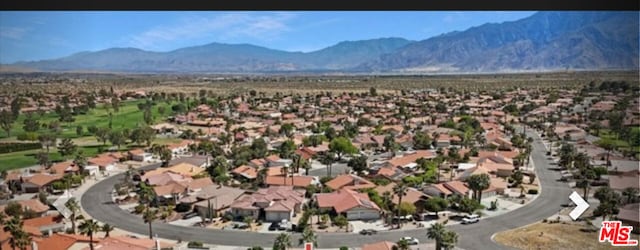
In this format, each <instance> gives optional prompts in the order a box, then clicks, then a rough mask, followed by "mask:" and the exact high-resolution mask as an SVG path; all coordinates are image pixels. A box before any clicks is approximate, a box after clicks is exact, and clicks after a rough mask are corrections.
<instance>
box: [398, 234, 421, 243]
mask: <svg viewBox="0 0 640 250" xmlns="http://www.w3.org/2000/svg"><path fill="white" fill-rule="evenodd" d="M400 240H405V241H407V243H409V245H418V244H420V241H419V240H418V239H416V238H413V237H409V236H406V237H402V238H400Z"/></svg>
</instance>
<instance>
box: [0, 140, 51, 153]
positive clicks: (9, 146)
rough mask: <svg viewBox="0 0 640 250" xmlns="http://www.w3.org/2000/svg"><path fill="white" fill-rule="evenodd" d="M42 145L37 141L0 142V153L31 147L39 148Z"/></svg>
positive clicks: (30, 148)
mask: <svg viewBox="0 0 640 250" xmlns="http://www.w3.org/2000/svg"><path fill="white" fill-rule="evenodd" d="M40 148H42V145H41V144H40V143H38V142H36V143H0V154H5V153H11V152H18V151H25V150H32V149H40Z"/></svg>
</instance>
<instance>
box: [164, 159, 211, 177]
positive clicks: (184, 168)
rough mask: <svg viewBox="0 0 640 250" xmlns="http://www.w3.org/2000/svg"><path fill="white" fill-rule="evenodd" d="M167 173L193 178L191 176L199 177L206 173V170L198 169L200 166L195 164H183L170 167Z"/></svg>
mask: <svg viewBox="0 0 640 250" xmlns="http://www.w3.org/2000/svg"><path fill="white" fill-rule="evenodd" d="M167 171H170V172H173V173H176V174H180V175H184V176H189V177H191V176H194V175H198V174H200V173H202V172H204V171H205V168H201V167H198V166H196V165H193V164H189V163H186V162H182V163H179V164H177V165H173V166H171V167H168V168H167Z"/></svg>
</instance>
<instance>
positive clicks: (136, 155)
mask: <svg viewBox="0 0 640 250" xmlns="http://www.w3.org/2000/svg"><path fill="white" fill-rule="evenodd" d="M128 153H129V159H131V160H133V161H140V162H149V161H150V160H151V159H153V154H151V153H148V152H145V151H144V149H141V148H137V149H132V150H129V152H128Z"/></svg>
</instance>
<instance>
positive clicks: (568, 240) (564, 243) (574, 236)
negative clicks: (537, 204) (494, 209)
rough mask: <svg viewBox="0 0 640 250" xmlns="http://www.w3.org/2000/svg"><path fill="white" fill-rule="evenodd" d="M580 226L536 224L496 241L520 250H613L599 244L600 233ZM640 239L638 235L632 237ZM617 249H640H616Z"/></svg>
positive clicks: (502, 233) (510, 231)
mask: <svg viewBox="0 0 640 250" xmlns="http://www.w3.org/2000/svg"><path fill="white" fill-rule="evenodd" d="M581 228H585V227H584V226H583V225H580V224H573V223H572V224H563V223H554V224H549V223H535V224H532V225H529V226H526V227H522V228H517V229H513V230H509V231H504V232H500V233H498V234H496V235H495V237H494V240H495V241H496V242H498V243H500V244H504V245H507V246H510V247H515V248H519V249H582V250H587V249H612V248H613V247H612V246H611V245H610V244H609V243H600V242H598V232H588V233H587V232H583V231H581V230H580V229H581ZM632 238H634V239H636V240H637V239H638V235H632ZM615 249H638V247H637V246H635V247H615Z"/></svg>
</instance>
